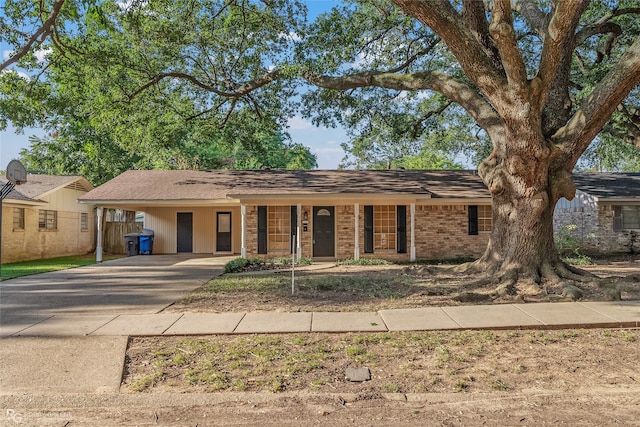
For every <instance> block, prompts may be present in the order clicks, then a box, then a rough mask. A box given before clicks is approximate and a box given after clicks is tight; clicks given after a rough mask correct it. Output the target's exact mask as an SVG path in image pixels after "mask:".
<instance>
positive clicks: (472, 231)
mask: <svg viewBox="0 0 640 427" xmlns="http://www.w3.org/2000/svg"><path fill="white" fill-rule="evenodd" d="M476 234H478V206H474V205H471V206H469V235H472V236H475V235H476Z"/></svg>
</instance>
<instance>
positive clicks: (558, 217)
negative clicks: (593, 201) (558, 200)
mask: <svg viewBox="0 0 640 427" xmlns="http://www.w3.org/2000/svg"><path fill="white" fill-rule="evenodd" d="M613 213H614V212H613V206H612V205H607V204H599V205H597V206H596V207H590V206H583V207H572V208H562V209H556V211H555V215H554V217H553V228H554V232H555V237H556V242H557V243H558V244H559V246H560V247H561V246H563V243H564V246H566V245H567V244H569V245H575V246H576V248H577V249H578V250H579V251H580V252H581V253H583V254H611V253H623V252H630V251H631V249H632V248H631V244H632V240H635V243H634V245H633V250H634V251H635V252H638V251H640V233H638V231H632V230H622V231H614V230H613ZM634 233H635V234H636V236H637V237H634V236H633V234H634ZM567 240H569V242H567Z"/></svg>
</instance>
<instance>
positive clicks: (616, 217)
mask: <svg viewBox="0 0 640 427" xmlns="http://www.w3.org/2000/svg"><path fill="white" fill-rule="evenodd" d="M622 228H623V225H622V206H614V207H613V231H622Z"/></svg>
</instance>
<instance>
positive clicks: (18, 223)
mask: <svg viewBox="0 0 640 427" xmlns="http://www.w3.org/2000/svg"><path fill="white" fill-rule="evenodd" d="M13 230H14V231H18V230H24V208H13Z"/></svg>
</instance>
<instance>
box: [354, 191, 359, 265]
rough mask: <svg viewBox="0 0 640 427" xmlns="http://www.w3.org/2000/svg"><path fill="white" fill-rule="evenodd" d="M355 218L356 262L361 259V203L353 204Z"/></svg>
mask: <svg viewBox="0 0 640 427" xmlns="http://www.w3.org/2000/svg"><path fill="white" fill-rule="evenodd" d="M353 217H354V225H353V226H354V227H355V233H354V239H353V244H354V248H353V259H355V260H356V261H357V260H359V259H360V203H354V204H353Z"/></svg>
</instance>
